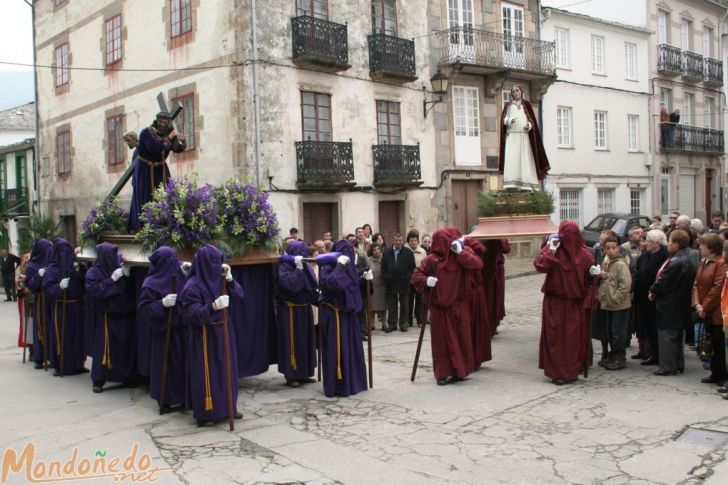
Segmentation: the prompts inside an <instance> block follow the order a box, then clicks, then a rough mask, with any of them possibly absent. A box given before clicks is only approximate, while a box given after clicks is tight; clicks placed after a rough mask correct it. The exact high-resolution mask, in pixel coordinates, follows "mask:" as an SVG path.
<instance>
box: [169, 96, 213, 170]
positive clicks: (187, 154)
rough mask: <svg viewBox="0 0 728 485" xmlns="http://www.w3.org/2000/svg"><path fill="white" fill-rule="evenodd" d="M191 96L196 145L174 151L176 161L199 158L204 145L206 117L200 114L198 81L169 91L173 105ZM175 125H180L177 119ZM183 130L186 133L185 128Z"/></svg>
mask: <svg viewBox="0 0 728 485" xmlns="http://www.w3.org/2000/svg"><path fill="white" fill-rule="evenodd" d="M189 96H192V97H193V98H192V100H193V102H192V106H193V111H194V113H193V117H192V126H193V129H194V133H193V135H194V138H193V139H194V147H192V148H189V149H186V150H185V151H184V152H182V153H173V154H172V156H173V157H174V161H175V162H189V161H193V160H197V159H198V158H199V153H200V147H201V146H202V145H201V138H200V132H201V131H202V129H203V128H204V122H205V117H204V116H202V115H201V114H200V94H199V92H198V91H197V83H190V84H185V85H184V86H179V87H177V88H173V89H170V90H169V91H168V92H167V99H169V100H170V104H171V105H173V106H174V105H175V104H176V101H177V100H181V99H183V98H186V97H189ZM169 109H171V110H174V108H173V107H172V106H170V107H169ZM175 125H177V126H179V125H178V123H177V121H176V122H175ZM181 131H182V133H184V130H181ZM186 137H187V133H185V138H186Z"/></svg>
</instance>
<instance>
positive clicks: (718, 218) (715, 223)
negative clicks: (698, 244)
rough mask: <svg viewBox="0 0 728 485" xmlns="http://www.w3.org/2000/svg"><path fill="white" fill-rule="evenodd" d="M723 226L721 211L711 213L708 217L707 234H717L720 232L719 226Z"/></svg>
mask: <svg viewBox="0 0 728 485" xmlns="http://www.w3.org/2000/svg"><path fill="white" fill-rule="evenodd" d="M721 224H723V213H722V212H721V211H719V210H718V211H713V213H712V214H711V215H710V227H709V228H708V232H712V233H717V232H718V231H720V225H721Z"/></svg>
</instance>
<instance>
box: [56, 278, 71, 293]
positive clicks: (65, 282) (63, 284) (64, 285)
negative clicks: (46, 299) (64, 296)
mask: <svg viewBox="0 0 728 485" xmlns="http://www.w3.org/2000/svg"><path fill="white" fill-rule="evenodd" d="M70 282H71V278H63V279H62V280H61V282H60V283H59V284H58V285H59V286H60V287H61V289H62V290H65V289H68V283H70Z"/></svg>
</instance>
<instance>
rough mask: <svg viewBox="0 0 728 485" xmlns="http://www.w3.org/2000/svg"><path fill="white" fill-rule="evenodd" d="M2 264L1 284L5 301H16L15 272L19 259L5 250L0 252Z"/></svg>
mask: <svg viewBox="0 0 728 485" xmlns="http://www.w3.org/2000/svg"><path fill="white" fill-rule="evenodd" d="M0 262H1V264H2V273H3V284H4V285H5V301H16V300H17V299H18V294H17V292H16V290H15V270H17V269H18V266H20V258H18V257H17V256H16V255H14V254H12V253H8V250H7V249H2V250H0Z"/></svg>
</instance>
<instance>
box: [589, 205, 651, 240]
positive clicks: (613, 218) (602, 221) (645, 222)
mask: <svg viewBox="0 0 728 485" xmlns="http://www.w3.org/2000/svg"><path fill="white" fill-rule="evenodd" d="M650 224H652V219H651V218H649V217H647V216H641V215H634V214H624V213H618V212H608V213H606V214H601V215H598V216H596V217H595V218H594V220H592V221H591V222H590V223H589V224H587V225H586V226H584V229H583V230H582V231H581V234H582V235H583V236H584V242H585V243H586V245H587V247H592V246H594V244H596V243H597V242H599V234H601V232H602V231H605V230H607V229H611V230H612V231H614V232H616V233H617V236H619V242H620V244H621V243H623V242H625V241H626V240H627V239H629V230H630V228H632V227H634V226H640V227H641V228H643V229H645V228H647V227H649V225H650Z"/></svg>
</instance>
